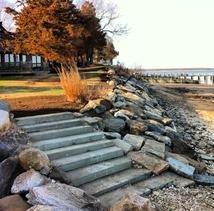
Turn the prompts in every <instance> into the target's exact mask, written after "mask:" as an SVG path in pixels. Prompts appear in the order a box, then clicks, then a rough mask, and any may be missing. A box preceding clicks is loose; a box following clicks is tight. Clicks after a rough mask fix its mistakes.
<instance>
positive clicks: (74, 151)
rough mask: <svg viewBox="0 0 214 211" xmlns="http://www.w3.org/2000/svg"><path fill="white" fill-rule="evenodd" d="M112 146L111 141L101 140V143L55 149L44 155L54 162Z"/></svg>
mask: <svg viewBox="0 0 214 211" xmlns="http://www.w3.org/2000/svg"><path fill="white" fill-rule="evenodd" d="M112 146H114V143H113V142H112V141H111V140H102V141H96V142H92V143H86V144H78V145H73V146H69V147H62V148H57V149H53V150H49V151H45V153H46V154H47V155H48V157H49V158H50V159H51V160H56V159H60V158H64V157H69V156H73V155H78V154H81V153H86V152H90V151H95V150H98V149H103V148H106V147H112Z"/></svg>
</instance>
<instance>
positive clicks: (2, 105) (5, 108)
mask: <svg viewBox="0 0 214 211" xmlns="http://www.w3.org/2000/svg"><path fill="white" fill-rule="evenodd" d="M0 110H3V111H7V112H8V113H9V112H10V105H9V104H8V103H6V102H4V101H2V100H0Z"/></svg>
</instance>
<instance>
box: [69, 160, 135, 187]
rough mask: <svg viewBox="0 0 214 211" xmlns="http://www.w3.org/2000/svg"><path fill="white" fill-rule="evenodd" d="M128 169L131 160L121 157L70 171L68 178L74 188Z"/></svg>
mask: <svg viewBox="0 0 214 211" xmlns="http://www.w3.org/2000/svg"><path fill="white" fill-rule="evenodd" d="M130 167H131V159H129V158H127V157H122V158H116V159H112V160H108V161H105V162H102V163H98V164H95V165H91V166H87V167H85V168H81V169H77V170H74V171H71V172H69V173H68V177H70V178H71V181H72V183H73V184H74V185H75V186H80V185H83V184H85V183H88V182H92V181H94V180H97V179H99V178H102V177H105V176H108V175H112V174H115V173H117V172H120V171H123V170H125V169H128V168H130Z"/></svg>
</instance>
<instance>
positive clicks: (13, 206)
mask: <svg viewBox="0 0 214 211" xmlns="http://www.w3.org/2000/svg"><path fill="white" fill-rule="evenodd" d="M29 207H30V206H29V205H28V204H27V203H26V202H25V201H24V200H23V199H22V197H21V196H19V195H13V196H7V197H5V198H2V199H0V210H1V211H26V210H27V209H28V208H29Z"/></svg>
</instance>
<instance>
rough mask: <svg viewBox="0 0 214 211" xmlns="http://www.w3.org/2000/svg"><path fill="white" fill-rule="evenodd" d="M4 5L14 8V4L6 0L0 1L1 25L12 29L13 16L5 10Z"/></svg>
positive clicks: (9, 29) (13, 27)
mask: <svg viewBox="0 0 214 211" xmlns="http://www.w3.org/2000/svg"><path fill="white" fill-rule="evenodd" d="M6 7H11V8H14V7H15V5H14V4H12V3H10V2H9V1H8V0H1V1H0V22H2V24H3V26H4V27H5V29H7V30H8V31H14V30H15V25H14V21H13V17H12V16H11V15H9V14H8V13H7V12H6V11H5V8H6Z"/></svg>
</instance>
